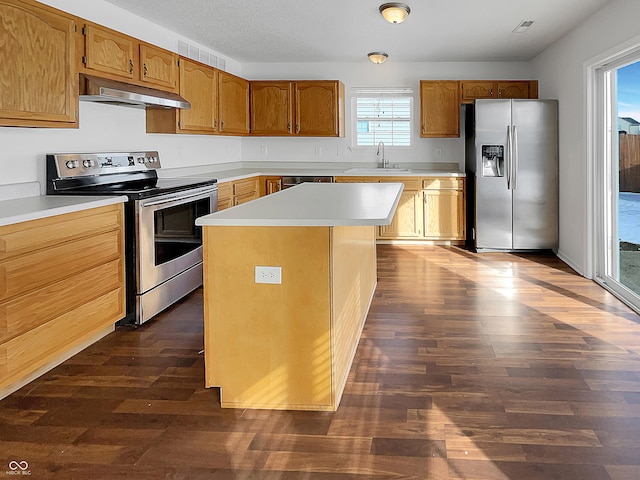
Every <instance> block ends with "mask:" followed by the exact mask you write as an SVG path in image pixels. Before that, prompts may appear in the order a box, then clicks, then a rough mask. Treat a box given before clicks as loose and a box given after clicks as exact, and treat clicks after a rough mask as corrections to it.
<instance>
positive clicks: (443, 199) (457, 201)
mask: <svg viewBox="0 0 640 480" xmlns="http://www.w3.org/2000/svg"><path fill="white" fill-rule="evenodd" d="M423 194H424V236H425V238H427V239H432V240H464V238H465V230H464V223H465V220H464V218H465V216H464V192H463V191H461V190H424V192H423Z"/></svg>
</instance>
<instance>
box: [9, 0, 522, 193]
mask: <svg viewBox="0 0 640 480" xmlns="http://www.w3.org/2000/svg"><path fill="white" fill-rule="evenodd" d="M42 3H45V4H48V5H51V6H53V7H55V8H58V9H60V10H64V11H67V12H69V13H72V14H74V15H78V16H80V17H82V18H85V19H87V20H91V21H95V22H96V23H100V24H102V25H105V26H107V27H110V28H113V29H115V30H118V31H121V32H123V33H126V34H129V35H132V36H135V37H136V38H140V39H142V40H145V41H148V42H150V43H153V44H156V45H158V46H160V47H163V48H166V49H168V50H172V51H177V50H178V48H177V45H178V41H179V40H181V41H186V42H187V43H189V44H191V45H195V46H197V47H199V48H203V46H202V45H199V44H197V43H195V42H193V41H191V40H189V39H187V38H184V37H182V36H180V35H178V34H175V33H173V32H171V31H168V30H166V29H165V28H163V27H160V26H157V25H154V24H152V23H150V22H148V21H147V20H145V19H142V18H140V17H137V16H135V15H133V14H130V13H128V12H126V11H124V10H122V9H120V8H118V7H115V6H114V5H112V4H109V3H107V2H105V1H104V0H93V1H91V2H77V1H75V0H43V1H42ZM205 48H206V47H205ZM209 51H211V52H213V53H215V54H218V53H217V52H215V51H212V50H209ZM218 55H219V54H218ZM226 61H227V70H228V71H230V72H232V73H236V74H239V75H242V76H243V77H245V78H247V79H251V80H258V79H292V80H295V79H338V80H341V81H342V82H343V83H344V84H345V86H346V94H347V99H349V93H350V89H351V87H368V86H389V87H397V86H402V87H407V86H408V87H412V88H414V92H415V98H414V118H415V127H414V139H413V141H414V147H412V148H410V149H392V148H387V151H386V156H387V158H388V159H389V160H390V161H391V162H392V163H410V162H447V163H459V164H461V165H462V164H463V161H464V159H463V156H464V142H463V140H462V139H421V138H419V134H418V128H419V121H418V117H419V80H420V79H456V78H474V79H476V78H477V79H484V78H488V79H492V78H512V79H527V78H531V77H532V75H531V68H530V64H529V63H526V62H525V63H508V62H507V63H473V62H469V63H396V62H394V61H393V58H391V59H390V60H389V61H388V62H387V63H385V64H383V65H374V64H372V63H371V62H369V61H368V59H367V58H366V57H365V58H363V59H362V61H361V62H358V63H353V64H345V63H297V64H244V65H241V64H239V63H238V62H236V61H234V60H233V59H229V58H226ZM350 112H351V104H350V101H347V104H346V118H347V124H346V137H345V138H339V139H336V138H318V139H309V138H238V137H215V136H200V135H159V134H147V133H146V132H145V118H144V111H143V110H140V109H135V108H129V107H121V106H111V105H104V104H94V103H86V102H80V112H79V113H80V128H79V129H49V128H37V129H36V128H13V127H0V144H2V145H3V148H2V149H0V185H2V184H10V183H21V182H32V181H39V182H41V184H43V185H44V158H45V154H47V153H53V152H86V151H105V150H112V151H126V150H142V149H152V150H158V151H159V152H160V157H161V159H162V162H163V166H164V167H165V168H174V167H181V166H199V165H206V164H210V163H227V162H235V161H242V160H245V161H263V160H266V161H285V162H299V161H302V162H335V161H348V162H374V161H375V160H376V157H375V150H374V149H373V148H368V149H354V148H351V147H352V140H353V139H352V125H351V121H350ZM263 146H265V147H267V148H266V151H267V155H263V152H264V149H263V148H262V147H263ZM317 147H319V148H317ZM438 152H439V153H438Z"/></svg>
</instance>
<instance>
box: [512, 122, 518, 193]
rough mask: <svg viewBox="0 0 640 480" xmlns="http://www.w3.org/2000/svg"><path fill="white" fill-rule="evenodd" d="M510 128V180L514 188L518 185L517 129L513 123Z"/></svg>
mask: <svg viewBox="0 0 640 480" xmlns="http://www.w3.org/2000/svg"><path fill="white" fill-rule="evenodd" d="M511 128H513V135H512V138H513V140H512V141H513V172H512V173H511V180H512V184H513V189H514V190H515V189H516V188H517V187H518V129H517V128H516V126H515V125H514V126H513V127H511Z"/></svg>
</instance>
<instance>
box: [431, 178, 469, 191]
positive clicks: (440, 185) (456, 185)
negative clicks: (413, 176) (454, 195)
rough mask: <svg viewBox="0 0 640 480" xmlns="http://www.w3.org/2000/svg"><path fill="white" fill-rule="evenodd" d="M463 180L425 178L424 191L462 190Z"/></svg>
mask: <svg viewBox="0 0 640 480" xmlns="http://www.w3.org/2000/svg"><path fill="white" fill-rule="evenodd" d="M463 186H464V180H463V179H462V178H425V179H424V180H423V181H422V188H423V189H424V190H462V188H463Z"/></svg>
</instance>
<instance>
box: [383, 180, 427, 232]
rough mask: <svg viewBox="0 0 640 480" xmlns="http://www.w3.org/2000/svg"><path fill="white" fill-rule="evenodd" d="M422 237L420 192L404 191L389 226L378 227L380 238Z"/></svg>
mask: <svg viewBox="0 0 640 480" xmlns="http://www.w3.org/2000/svg"><path fill="white" fill-rule="evenodd" d="M421 236H422V201H421V192H419V191H414V190H404V191H403V192H402V194H401V196H400V202H399V203H398V208H397V209H396V213H395V215H394V216H393V220H392V221H391V224H390V225H384V226H381V227H380V232H379V237H380V238H396V239H401V238H405V239H406V238H419V237H421Z"/></svg>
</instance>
